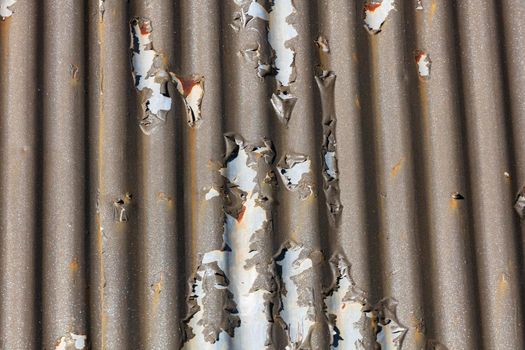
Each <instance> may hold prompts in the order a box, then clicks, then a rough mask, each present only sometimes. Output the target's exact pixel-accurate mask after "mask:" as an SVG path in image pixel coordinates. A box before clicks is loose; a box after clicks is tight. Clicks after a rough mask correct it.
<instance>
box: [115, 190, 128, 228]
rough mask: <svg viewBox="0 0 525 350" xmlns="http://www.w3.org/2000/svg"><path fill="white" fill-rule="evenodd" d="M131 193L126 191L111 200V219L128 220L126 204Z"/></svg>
mask: <svg viewBox="0 0 525 350" xmlns="http://www.w3.org/2000/svg"><path fill="white" fill-rule="evenodd" d="M131 199H132V195H131V194H130V193H126V194H125V195H124V196H123V197H121V198H117V199H115V200H114V201H113V220H115V221H117V222H127V221H128V205H129V204H130V202H131Z"/></svg>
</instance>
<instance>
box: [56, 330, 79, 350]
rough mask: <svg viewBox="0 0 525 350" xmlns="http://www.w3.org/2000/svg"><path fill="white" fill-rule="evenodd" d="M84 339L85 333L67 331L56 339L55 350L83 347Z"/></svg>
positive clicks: (70, 349)
mask: <svg viewBox="0 0 525 350" xmlns="http://www.w3.org/2000/svg"><path fill="white" fill-rule="evenodd" d="M86 340H87V336H85V335H80V334H75V333H68V334H67V335H65V336H63V337H61V338H60V339H59V341H57V343H58V344H57V345H56V346H55V350H73V349H77V350H81V349H85V348H86Z"/></svg>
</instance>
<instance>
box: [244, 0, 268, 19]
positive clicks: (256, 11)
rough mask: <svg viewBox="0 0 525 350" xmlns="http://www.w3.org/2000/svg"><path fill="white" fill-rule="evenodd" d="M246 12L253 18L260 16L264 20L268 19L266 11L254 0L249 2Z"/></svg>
mask: <svg viewBox="0 0 525 350" xmlns="http://www.w3.org/2000/svg"><path fill="white" fill-rule="evenodd" d="M246 14H247V15H248V16H250V17H253V18H260V19H262V20H264V21H268V12H267V11H266V9H265V8H264V7H263V6H262V5H261V4H259V3H258V2H257V1H255V0H253V1H252V2H251V3H250V7H249V8H248V12H247V13H246Z"/></svg>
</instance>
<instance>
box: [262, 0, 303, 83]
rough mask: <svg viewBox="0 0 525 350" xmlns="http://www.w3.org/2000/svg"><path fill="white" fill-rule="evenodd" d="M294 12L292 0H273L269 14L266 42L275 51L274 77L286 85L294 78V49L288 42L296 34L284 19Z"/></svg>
mask: <svg viewBox="0 0 525 350" xmlns="http://www.w3.org/2000/svg"><path fill="white" fill-rule="evenodd" d="M294 12H295V8H294V6H293V4H292V0H274V2H273V5H272V8H271V11H270V16H269V30H268V42H269V43H270V45H271V46H272V48H273V50H274V52H275V60H274V66H275V69H276V70H277V74H276V76H275V78H276V79H277V81H278V82H279V83H280V84H281V85H282V86H288V85H289V84H290V83H292V82H293V81H294V80H295V78H294V77H293V75H294V68H293V64H294V59H295V51H294V50H293V49H291V48H290V47H289V44H288V42H289V41H290V40H292V39H293V38H295V37H297V35H298V34H297V31H296V30H295V28H294V26H293V25H291V24H290V23H288V21H287V20H286V19H287V18H288V17H289V16H290V15H292V14H293V13H294Z"/></svg>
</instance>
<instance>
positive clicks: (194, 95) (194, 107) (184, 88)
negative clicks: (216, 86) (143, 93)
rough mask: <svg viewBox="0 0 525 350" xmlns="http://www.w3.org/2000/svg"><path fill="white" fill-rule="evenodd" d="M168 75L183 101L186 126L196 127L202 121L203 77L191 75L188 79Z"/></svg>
mask: <svg viewBox="0 0 525 350" xmlns="http://www.w3.org/2000/svg"><path fill="white" fill-rule="evenodd" d="M170 75H171V78H172V80H173V82H174V83H175V86H176V87H177V91H179V93H180V95H181V96H182V100H183V101H184V106H185V107H186V118H187V121H188V125H189V126H190V127H198V126H199V125H200V123H201V119H202V116H201V104H202V98H203V96H204V77H203V76H202V75H193V76H192V77H190V78H182V77H178V76H176V75H175V74H173V73H170Z"/></svg>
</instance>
